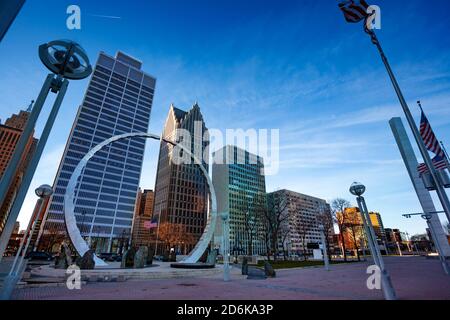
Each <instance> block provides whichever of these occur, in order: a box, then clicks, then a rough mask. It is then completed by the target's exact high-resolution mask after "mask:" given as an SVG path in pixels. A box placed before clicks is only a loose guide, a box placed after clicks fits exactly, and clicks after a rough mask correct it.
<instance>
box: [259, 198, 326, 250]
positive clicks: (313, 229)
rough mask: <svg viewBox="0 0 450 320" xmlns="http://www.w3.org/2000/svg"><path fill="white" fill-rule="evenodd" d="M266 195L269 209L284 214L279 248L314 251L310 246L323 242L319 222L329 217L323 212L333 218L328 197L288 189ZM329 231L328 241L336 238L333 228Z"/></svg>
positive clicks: (282, 215)
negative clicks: (323, 197) (321, 197)
mask: <svg viewBox="0 0 450 320" xmlns="http://www.w3.org/2000/svg"><path fill="white" fill-rule="evenodd" d="M267 198H268V200H267V201H268V203H269V209H270V210H273V211H274V213H275V214H279V215H280V217H281V218H282V223H281V226H280V230H281V233H283V234H282V235H279V239H278V250H279V251H287V252H288V254H304V253H307V254H311V253H312V249H311V248H313V247H317V245H318V244H320V243H321V233H320V230H319V225H320V224H321V223H323V222H322V221H324V220H326V219H324V217H321V215H329V219H330V220H331V210H330V205H329V204H328V203H327V202H326V200H323V199H319V198H316V197H312V196H308V195H305V194H301V193H298V192H294V191H289V190H279V191H276V192H272V193H269V194H268V196H267ZM279 211H280V212H279ZM282 212H285V213H284V214H283V213H282ZM280 220H281V219H280ZM330 233H331V234H329V237H330V239H329V243H331V242H332V241H333V240H332V238H333V237H332V234H333V231H331V232H330Z"/></svg>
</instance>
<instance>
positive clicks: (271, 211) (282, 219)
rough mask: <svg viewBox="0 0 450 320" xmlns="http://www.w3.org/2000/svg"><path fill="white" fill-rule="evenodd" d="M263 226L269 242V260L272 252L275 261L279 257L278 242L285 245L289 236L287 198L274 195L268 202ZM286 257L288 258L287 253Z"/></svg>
mask: <svg viewBox="0 0 450 320" xmlns="http://www.w3.org/2000/svg"><path fill="white" fill-rule="evenodd" d="M263 213H264V215H263V216H262V217H263V225H264V231H265V233H266V236H265V239H266V240H267V242H266V244H267V245H266V246H267V249H268V252H267V258H268V260H270V252H272V253H273V257H274V261H276V260H277V256H278V240H281V243H282V244H283V248H284V243H285V241H286V239H287V237H288V236H289V226H288V223H289V210H288V205H287V200H286V199H285V197H283V198H280V197H279V194H272V195H270V196H269V199H268V201H267V209H266V210H264V211H263ZM283 251H284V257H285V258H286V252H285V250H283Z"/></svg>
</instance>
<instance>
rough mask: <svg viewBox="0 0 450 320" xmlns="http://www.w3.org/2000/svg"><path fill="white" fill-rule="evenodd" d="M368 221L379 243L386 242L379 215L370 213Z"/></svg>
mask: <svg viewBox="0 0 450 320" xmlns="http://www.w3.org/2000/svg"><path fill="white" fill-rule="evenodd" d="M369 216H370V221H371V222H372V226H373V229H374V231H375V234H376V236H377V238H378V240H381V242H383V243H385V242H386V231H385V230H384V225H383V220H382V219H381V215H380V213H378V212H370V213H369Z"/></svg>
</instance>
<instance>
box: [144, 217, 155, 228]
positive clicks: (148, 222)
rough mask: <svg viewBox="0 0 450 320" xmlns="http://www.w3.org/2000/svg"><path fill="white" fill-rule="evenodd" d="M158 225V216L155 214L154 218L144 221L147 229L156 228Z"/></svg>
mask: <svg viewBox="0 0 450 320" xmlns="http://www.w3.org/2000/svg"><path fill="white" fill-rule="evenodd" d="M157 227H158V217H155V216H154V217H153V218H152V221H145V222H144V228H145V229H147V230H150V229H155V228H157Z"/></svg>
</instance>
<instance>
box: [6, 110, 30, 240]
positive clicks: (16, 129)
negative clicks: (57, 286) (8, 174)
mask: <svg viewBox="0 0 450 320" xmlns="http://www.w3.org/2000/svg"><path fill="white" fill-rule="evenodd" d="M30 109H31V106H30V108H29V109H28V110H27V111H20V113H19V114H14V115H12V116H11V117H10V118H9V119H7V120H6V121H5V124H4V125H3V124H0V179H1V177H2V176H3V174H4V173H5V170H6V168H7V166H8V164H9V162H10V161H11V158H12V156H13V154H14V150H15V148H16V145H17V143H18V141H19V139H20V136H21V135H22V132H23V128H24V127H25V125H26V123H27V121H28V117H29V116H30V111H31V110H30ZM36 145H37V139H35V138H33V137H30V139H29V141H28V142H27V145H26V147H25V150H24V153H23V155H22V158H21V160H20V163H19V167H18V169H17V172H16V174H15V178H14V180H13V182H12V184H11V186H10V187H9V189H8V194H7V195H6V197H5V199H4V201H3V203H0V234H1V233H2V231H3V228H4V226H5V223H6V220H7V218H8V215H9V211H10V210H11V207H12V205H13V203H14V199H15V198H16V195H17V191H18V189H19V186H20V184H21V182H22V179H23V176H24V174H25V170H26V168H27V166H28V164H29V162H30V160H31V157H32V156H33V153H34V150H35V149H36Z"/></svg>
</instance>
